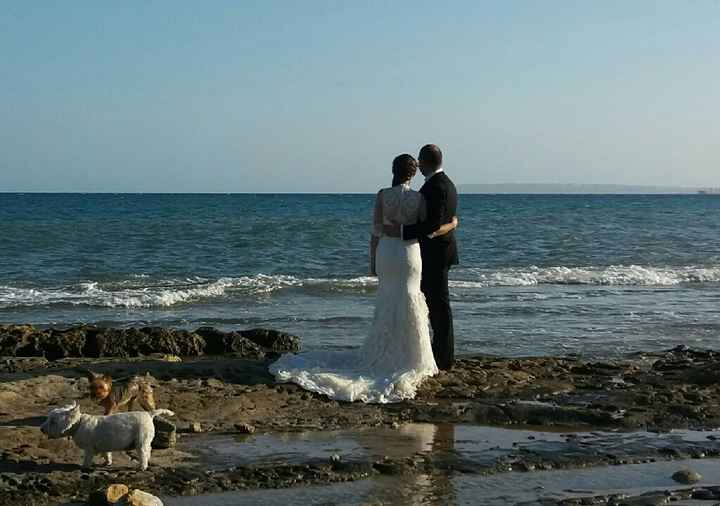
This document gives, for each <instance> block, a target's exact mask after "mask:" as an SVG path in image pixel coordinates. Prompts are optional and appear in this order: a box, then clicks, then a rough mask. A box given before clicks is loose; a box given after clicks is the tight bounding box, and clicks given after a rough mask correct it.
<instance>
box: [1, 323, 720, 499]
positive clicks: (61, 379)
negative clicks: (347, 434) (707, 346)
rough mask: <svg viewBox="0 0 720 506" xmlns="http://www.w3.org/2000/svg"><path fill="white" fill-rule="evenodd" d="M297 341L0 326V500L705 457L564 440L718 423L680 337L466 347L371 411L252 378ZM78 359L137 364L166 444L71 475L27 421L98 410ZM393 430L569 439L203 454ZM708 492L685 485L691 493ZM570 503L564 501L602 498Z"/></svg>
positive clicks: (716, 395)
mask: <svg viewBox="0 0 720 506" xmlns="http://www.w3.org/2000/svg"><path fill="white" fill-rule="evenodd" d="M299 349H300V340H299V338H297V337H295V336H291V335H288V334H284V333H281V332H276V331H271V330H263V329H255V330H247V331H238V332H223V331H220V330H217V329H212V328H200V329H197V330H195V331H186V330H174V329H164V328H139V329H103V328H98V327H74V328H70V329H38V328H36V327H32V326H29V325H12V326H0V356H1V358H0V506H2V505H11V504H12V505H16V504H27V505H35V504H37V505H40V504H43V505H45V504H53V505H54V504H62V503H66V502H68V501H78V500H84V499H85V498H87V497H88V496H89V494H90V493H92V492H93V491H95V490H97V489H98V488H101V487H103V486H106V485H109V484H110V483H116V482H125V483H128V484H132V486H133V487H137V488H141V489H143V490H148V491H150V492H152V493H155V494H158V495H167V496H176V495H197V494H205V493H215V492H225V491H234V490H247V489H255V488H280V487H290V486H298V485H308V484H327V483H334V482H344V481H354V480H359V479H365V478H368V477H373V476H381V475H415V474H420V473H422V474H427V475H433V474H437V473H441V474H452V473H471V474H472V473H474V474H479V475H488V474H489V475H492V474H496V473H503V472H509V471H512V472H533V471H538V470H543V469H573V468H585V467H592V466H598V467H600V466H608V465H622V464H630V463H640V462H659V461H668V460H674V459H676V460H680V459H682V460H687V459H703V458H708V457H718V456H720V441H718V440H716V439H714V436H712V434H710V435H709V436H708V438H705V440H703V441H694V442H691V443H690V442H687V441H685V442H683V441H670V443H669V444H663V445H656V444H654V443H653V444H652V445H644V444H639V445H627V444H619V445H615V446H612V445H611V448H610V449H608V448H609V447H608V443H607V442H602V441H599V440H598V441H594V440H593V441H589V440H581V439H574V438H573V437H572V435H571V433H572V431H577V430H581V431H596V430H600V429H603V430H611V431H631V430H635V431H638V430H641V431H643V432H648V431H657V432H661V433H662V432H663V431H667V430H670V429H687V428H691V429H714V428H716V427H719V426H720V402H718V400H720V381H718V380H720V354H718V353H717V352H714V351H706V350H692V349H688V348H685V347H679V348H676V349H673V350H669V351H666V352H663V353H647V354H636V355H633V356H629V357H625V358H623V359H617V360H609V361H589V360H584V359H581V358H573V357H539V358H538V357H531V358H503V357H489V356H477V357H465V358H462V359H461V360H459V361H458V362H457V365H456V366H455V367H454V368H453V370H452V371H450V372H444V373H441V374H439V375H438V376H436V377H434V378H431V379H428V380H427V381H426V382H425V383H424V385H423V387H422V389H421V391H420V392H419V395H418V398H417V399H416V400H414V401H412V402H405V403H400V404H393V405H387V406H378V405H364V404H360V403H352V404H350V403H338V402H336V401H332V400H329V399H327V398H325V397H323V396H320V395H316V394H312V393H309V392H305V391H303V390H301V389H300V388H298V387H296V386H295V385H278V384H275V382H274V380H273V378H272V377H271V376H270V375H269V374H268V373H267V366H268V364H269V363H270V361H271V360H272V359H273V358H274V357H276V356H277V355H278V354H279V353H284V352H296V351H298V350H299ZM84 368H91V369H93V370H95V371H97V372H104V373H109V374H111V375H112V376H113V377H115V378H122V377H128V376H130V375H132V374H146V373H147V374H149V375H150V377H151V378H152V383H153V386H154V389H155V395H156V399H157V402H158V405H159V406H160V407H164V408H168V409H171V410H173V411H174V412H175V413H176V417H175V419H174V420H173V421H174V423H175V424H176V425H177V427H178V432H179V434H178V442H177V444H176V445H175V446H174V447H173V448H169V449H166V450H156V451H155V452H154V453H153V458H152V461H151V467H150V469H149V470H148V471H146V472H138V471H135V470H134V469H132V468H131V467H129V461H128V460H127V458H125V457H124V456H122V455H118V458H117V459H116V460H117V462H116V465H115V466H114V467H113V468H111V469H107V468H102V467H100V466H98V468H96V469H94V470H92V471H87V470H82V469H80V467H79V463H80V461H81V455H80V451H79V450H77V449H76V448H75V447H74V446H73V444H72V442H70V441H66V440H56V441H48V440H47V439H45V438H44V436H42V434H41V433H40V431H39V430H38V426H39V424H40V423H41V422H42V420H43V419H44V416H45V414H46V413H47V411H48V410H49V408H50V407H53V406H57V405H60V404H64V403H67V402H69V401H71V400H73V399H81V405H82V407H83V409H84V410H85V411H87V412H91V413H100V411H101V409H100V407H99V406H97V405H95V404H93V403H92V402H90V401H89V399H87V398H85V397H86V389H87V380H86V379H85V378H84V376H83V375H82V374H81V373H80V372H79V371H80V370H81V369H84ZM408 424H440V425H442V424H472V425H478V424H479V425H492V426H500V427H511V428H513V427H514V428H518V427H524V428H527V427H531V428H534V429H536V430H548V429H549V428H551V429H553V430H559V431H568V434H569V435H568V436H567V437H565V438H564V440H563V441H561V442H558V444H556V445H554V446H552V447H551V448H550V449H548V447H542V448H539V447H533V446H528V445H523V446H522V451H519V450H518V451H508V452H504V453H502V452H501V453H498V452H495V453H493V454H492V458H490V457H488V458H485V457H483V458H482V459H478V458H464V457H462V458H461V457H457V455H456V456H454V457H453V456H452V455H453V452H449V453H448V454H447V455H446V454H444V453H443V452H442V451H440V450H437V451H429V452H419V453H417V454H410V455H407V456H393V455H382V454H381V453H382V452H380V453H378V454H373V455H369V456H368V455H366V456H364V457H362V458H344V457H343V456H342V455H339V456H338V458H315V459H313V458H308V459H307V460H306V461H298V462H290V461H288V462H286V463H278V462H274V463H273V465H268V463H267V462H262V461H260V460H259V461H258V462H246V461H243V463H242V464H239V465H238V464H234V465H232V464H230V463H229V462H225V461H223V462H221V463H220V462H216V461H215V460H213V455H212V454H211V453H208V452H206V451H203V448H204V447H207V446H208V445H211V439H212V438H213V437H217V436H221V435H222V436H232V437H235V436H237V437H255V436H240V435H241V434H248V433H252V432H255V435H258V434H271V435H272V434H285V433H300V432H303V433H304V432H310V433H325V432H327V431H360V432H362V431H367V430H371V429H372V430H376V429H377V430H380V429H382V430H387V431H398V433H400V432H402V430H403V427H405V426H407V425H408ZM560 443H562V444H560ZM237 444H238V445H240V446H242V445H243V444H244V443H243V441H242V440H238V443H237ZM646 446H647V447H646ZM510 450H512V449H510ZM718 481H720V478H719V479H718ZM716 484H717V483H716ZM705 485H706V484H705ZM698 490H699V489H698ZM707 490H711V489H707ZM713 490H714V489H713ZM678 493H679V492H678ZM693 493H695V492H693V491H691V492H689V494H690V496H692V494H693ZM714 493H715V492H712V493H710V492H699V494H700V495H702V494H705V496H706V497H711V496H712V494H714ZM712 497H714V496H712ZM564 500H566V501H568V500H569V499H564ZM582 500H584V501H585V502H577V503H572V502H566V503H563V504H601V503H602V502H588V501H590V498H587V497H585V498H583V499H582ZM718 500H720V499H718ZM578 501H580V500H579V499H578ZM598 501H600V499H598ZM557 503H558V504H560V503H559V502H557ZM605 503H607V501H606V502H605ZM605 503H602V504H605ZM617 504H621V503H617ZM628 504H655V503H650V502H633V503H628ZM657 504H662V503H657Z"/></svg>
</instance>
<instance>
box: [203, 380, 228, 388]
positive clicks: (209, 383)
mask: <svg viewBox="0 0 720 506" xmlns="http://www.w3.org/2000/svg"><path fill="white" fill-rule="evenodd" d="M205 384H206V385H207V386H209V387H212V388H225V383H223V382H222V381H220V380H219V379H217V378H208V379H206V380H205Z"/></svg>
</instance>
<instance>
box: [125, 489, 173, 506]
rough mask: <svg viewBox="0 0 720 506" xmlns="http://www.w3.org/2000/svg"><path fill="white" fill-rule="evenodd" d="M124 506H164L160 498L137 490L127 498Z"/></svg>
mask: <svg viewBox="0 0 720 506" xmlns="http://www.w3.org/2000/svg"><path fill="white" fill-rule="evenodd" d="M123 506H163V502H162V501H161V500H160V498H159V497H155V496H154V495H152V494H148V493H147V492H143V491H142V490H138V489H135V490H133V491H132V492H130V494H129V495H128V496H127V497H126V499H125V502H124V503H123Z"/></svg>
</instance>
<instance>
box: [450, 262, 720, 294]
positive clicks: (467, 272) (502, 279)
mask: <svg viewBox="0 0 720 506" xmlns="http://www.w3.org/2000/svg"><path fill="white" fill-rule="evenodd" d="M457 274H458V276H459V277H461V278H462V279H460V280H456V281H453V282H451V286H452V287H455V288H468V289H472V288H487V287H493V286H536V285H594V286H674V285H681V284H693V283H717V282H720V266H710V267H707V266H705V267H698V266H681V267H651V266H640V265H611V266H608V267H562V266H560V267H535V266H531V267H525V268H508V269H500V270H489V269H488V270H486V269H474V268H468V269H462V270H459V271H458V273H457Z"/></svg>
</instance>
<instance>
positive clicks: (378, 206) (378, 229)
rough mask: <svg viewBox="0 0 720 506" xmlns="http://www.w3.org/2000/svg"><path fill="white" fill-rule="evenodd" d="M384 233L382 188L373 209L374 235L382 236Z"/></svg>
mask: <svg viewBox="0 0 720 506" xmlns="http://www.w3.org/2000/svg"><path fill="white" fill-rule="evenodd" d="M382 234H383V197H382V190H380V191H379V192H378V194H377V196H376V197H375V210H374V211H373V227H372V235H373V236H375V237H382Z"/></svg>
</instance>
